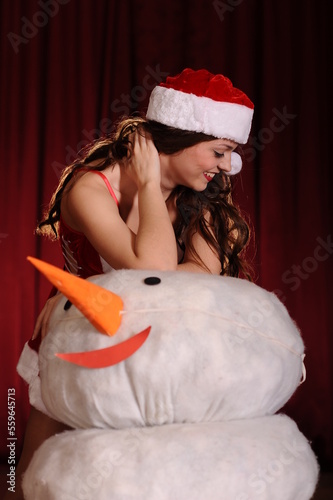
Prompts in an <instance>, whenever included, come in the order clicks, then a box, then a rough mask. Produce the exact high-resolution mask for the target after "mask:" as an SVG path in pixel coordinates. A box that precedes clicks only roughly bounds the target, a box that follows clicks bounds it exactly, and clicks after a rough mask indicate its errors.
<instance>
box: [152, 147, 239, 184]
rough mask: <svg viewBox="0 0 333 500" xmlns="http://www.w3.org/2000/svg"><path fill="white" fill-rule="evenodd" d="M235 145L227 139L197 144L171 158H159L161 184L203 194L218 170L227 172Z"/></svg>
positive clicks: (229, 168)
mask: <svg viewBox="0 0 333 500" xmlns="http://www.w3.org/2000/svg"><path fill="white" fill-rule="evenodd" d="M237 145H238V144H237V143H236V142H234V141H230V140H227V139H216V140H213V141H208V142H200V143H199V144H196V145H195V146H191V147H190V148H186V149H184V150H183V151H180V152H178V153H175V154H173V155H163V154H162V155H161V157H160V159H161V173H162V183H163V184H165V187H166V188H171V189H173V188H174V187H176V186H178V185H182V186H186V187H189V188H191V189H194V190H195V191H203V190H204V189H206V187H207V184H208V183H209V182H210V181H211V180H212V179H213V178H214V175H215V174H218V173H219V172H220V171H221V170H222V171H224V172H230V170H231V153H232V151H233V150H234V149H235V148H236V147H237Z"/></svg>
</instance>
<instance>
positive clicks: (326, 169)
mask: <svg viewBox="0 0 333 500" xmlns="http://www.w3.org/2000/svg"><path fill="white" fill-rule="evenodd" d="M330 14H331V2H330V1H329V0H326V1H324V0H323V1H321V2H318V3H314V2H312V1H310V0H293V1H291V0H279V1H275V0H214V1H211V0H191V1H189V0H183V1H179V0H168V1H159V0H122V1H117V0H38V1H37V0H3V1H2V2H1V5H0V23H1V41H0V43H1V49H0V55H1V74H2V76H1V95H0V99H1V108H0V109H1V133H0V141H1V149H0V150H1V181H0V186H1V193H2V194H1V199H0V204H1V209H0V215H1V223H0V252H1V265H2V269H1V287H0V293H1V299H0V304H1V321H0V325H1V337H0V342H1V370H2V378H1V382H0V387H1V410H0V412H1V413H0V415H1V429H0V431H1V450H0V452H1V454H2V456H3V458H4V460H5V461H7V456H8V449H7V448H6V444H7V441H6V438H7V397H8V389H15V397H16V408H15V409H16V435H17V437H18V441H17V450H19V448H20V446H21V443H22V435H23V432H24V426H25V421H26V418H27V414H28V403H27V394H26V387H25V386H24V384H23V382H22V381H21V380H20V378H19V377H18V376H17V374H16V371H15V366H16V363H17V360H18V357H19V354H20V351H21V349H22V347H23V344H24V342H25V341H26V340H27V339H28V338H29V337H30V335H31V333H32V330H33V325H34V321H35V318H36V315H37V313H38V311H39V310H40V308H41V306H42V304H43V302H44V301H45V299H46V296H47V294H48V291H49V288H50V287H49V285H48V284H47V283H46V281H45V280H44V279H43V278H41V277H40V276H39V275H38V274H37V273H36V272H35V271H34V270H33V269H32V266H31V265H30V264H28V263H27V262H26V256H27V255H33V256H37V257H39V258H42V259H44V260H46V261H48V262H52V263H54V264H57V265H61V264H62V259H61V255H60V251H59V248H58V245H57V244H56V243H50V242H46V241H42V240H41V239H40V238H38V237H36V236H35V235H34V228H35V225H36V222H37V220H38V219H39V217H40V215H41V210H42V207H43V205H45V204H46V203H47V201H48V200H49V198H50V196H51V193H52V191H53V190H54V188H55V187H56V184H57V182H58V179H59V175H60V171H61V169H62V168H63V167H64V166H65V164H66V163H68V162H69V161H71V160H72V159H73V157H74V155H75V154H76V152H77V151H78V150H79V149H80V148H81V147H82V146H84V145H85V144H86V143H87V142H89V141H91V140H92V139H94V138H96V137H97V136H99V135H101V134H104V133H106V132H108V131H109V130H110V127H111V124H112V122H113V121H114V120H116V119H117V118H119V117H120V116H121V115H122V114H124V113H125V114H126V113H130V112H133V111H136V110H143V111H144V110H145V107H146V106H147V102H148V99H147V98H148V95H149V92H150V91H151V89H152V88H153V87H154V85H156V84H157V83H158V82H159V81H160V80H162V79H164V78H165V76H166V75H167V74H175V73H176V72H179V71H181V70H182V69H183V68H184V67H192V68H194V69H199V68H202V67H204V68H207V69H208V70H210V71H212V72H223V73H225V74H227V75H228V76H229V77H230V78H231V79H232V81H233V82H234V84H235V85H236V86H239V87H240V88H241V89H243V90H244V91H245V92H246V93H247V94H248V95H249V96H250V97H251V98H252V100H253V101H254V103H255V106H256V108H255V118H254V124H253V129H252V132H251V138H250V141H249V144H248V145H246V146H245V147H244V155H245V159H246V166H245V167H244V169H243V173H242V174H241V176H240V177H239V179H238V180H237V182H236V185H235V194H236V198H237V200H238V203H239V204H240V206H241V207H242V209H243V210H244V211H245V212H246V213H247V214H249V216H250V218H251V220H252V225H253V229H254V234H255V240H254V243H253V244H252V247H251V252H252V255H253V262H254V267H255V269H256V274H257V282H258V283H259V284H260V285H262V286H263V287H265V288H267V289H269V290H275V291H276V293H277V294H278V295H279V297H280V298H281V300H283V302H284V303H285V304H286V306H287V308H288V309H289V311H290V313H291V315H292V317H293V318H294V319H295V321H296V322H297V324H298V325H299V327H300V329H301V331H302V334H303V337H304V341H305V344H306V348H307V356H306V365H307V372H308V378H307V381H306V383H305V384H303V385H302V386H301V387H300V388H299V389H298V391H297V393H296V394H295V396H294V397H293V398H292V400H291V401H290V402H289V403H288V405H287V407H286V408H285V411H287V412H288V413H289V414H290V415H291V416H292V417H293V418H294V419H295V420H296V421H297V423H298V425H299V427H300V428H301V430H302V431H303V432H304V433H305V434H306V436H307V437H308V438H309V439H310V440H311V441H312V444H313V447H314V449H315V451H316V453H317V454H318V456H319V458H320V461H321V463H322V464H323V466H325V467H326V466H328V465H329V462H330V460H332V420H333V408H332V393H333V390H332V367H331V359H332V356H333V351H332V348H333V345H332V317H331V311H332V289H331V280H332V260H333V258H332V254H333V244H332V238H333V235H332V233H333V231H332V225H331V223H332V203H331V201H330V199H329V198H330V189H331V186H332V174H331V169H330V166H329V160H328V152H329V147H328V146H329V144H330V141H331V140H332V139H331V137H332V127H331V122H332V119H331V116H332V109H331V107H330V106H331V101H330V100H329V80H328V75H329V67H328V64H329V59H330V48H329V30H330V29H331V27H330V21H331V19H330ZM331 168H332V167H331Z"/></svg>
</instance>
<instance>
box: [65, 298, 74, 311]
mask: <svg viewBox="0 0 333 500" xmlns="http://www.w3.org/2000/svg"><path fill="white" fill-rule="evenodd" d="M71 306H72V303H71V301H70V300H67V302H66V304H65V305H64V311H68V309H70V308H71Z"/></svg>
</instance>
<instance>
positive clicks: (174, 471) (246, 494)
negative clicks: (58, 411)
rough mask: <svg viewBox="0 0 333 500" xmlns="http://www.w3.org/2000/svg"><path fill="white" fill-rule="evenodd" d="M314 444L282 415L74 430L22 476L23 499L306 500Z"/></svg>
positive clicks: (312, 481)
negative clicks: (152, 425) (138, 426)
mask: <svg viewBox="0 0 333 500" xmlns="http://www.w3.org/2000/svg"><path fill="white" fill-rule="evenodd" d="M317 478H318V465H317V461H316V458H315V456H314V453H313V451H312V450H311V447H310V445H309V443H308V441H307V440H306V438H305V437H304V436H303V434H301V433H300V432H299V430H298V428H297V426H296V424H295V422H293V420H291V419H290V418H289V417H287V416H285V415H273V416H268V417H261V418H253V419H246V420H232V421H228V422H204V423H196V424H173V425H162V426H155V427H143V428H129V429H121V430H113V429H87V430H73V431H67V432H64V433H62V434H58V435H56V436H53V437H52V438H50V439H48V440H47V441H46V442H45V443H44V444H43V445H42V446H41V447H40V448H39V450H37V452H36V453H35V455H34V457H33V460H32V462H31V463H30V466H29V468H28V470H27V472H26V474H25V476H24V479H23V489H24V495H25V498H26V500H46V499H48V500H84V499H98V500H110V499H111V500H127V499H131V500H132V499H133V500H134V499H135V500H189V499H191V500H254V499H256V500H257V499H260V500H308V499H310V498H311V497H312V495H313V492H314V490H315V486H316V482H317Z"/></svg>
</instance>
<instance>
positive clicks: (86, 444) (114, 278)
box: [23, 259, 318, 500]
mask: <svg viewBox="0 0 333 500" xmlns="http://www.w3.org/2000/svg"><path fill="white" fill-rule="evenodd" d="M33 262H34V264H35V265H36V266H37V267H38V268H39V269H40V270H41V271H42V272H44V273H45V274H46V275H47V276H48V278H49V279H50V280H51V281H52V282H53V283H54V284H55V285H56V286H57V287H58V288H59V290H60V291H62V292H63V294H64V298H63V299H62V300H61V301H60V302H59V304H58V306H57V308H56V310H55V311H54V313H53V315H52V319H51V323H50V327H49V332H48V335H47V336H46V338H45V339H44V340H43V342H42V344H41V348H40V352H39V371H40V374H39V377H36V379H35V380H34V381H33V382H32V383H31V396H32V403H33V400H34V397H36V394H37V392H39V393H40V394H41V398H42V401H43V405H45V406H43V408H40V409H42V410H43V411H45V412H46V413H47V414H49V415H50V416H52V417H53V418H55V419H57V420H59V421H62V422H64V423H66V424H68V425H70V426H71V427H73V428H74V429H75V430H73V431H67V432H65V433H62V434H59V435H56V436H54V437H52V438H50V439H48V440H47V441H46V442H45V443H44V444H43V445H42V446H41V447H40V448H39V450H37V452H36V453H35V455H34V458H33V460H32V462H31V464H30V466H29V468H28V470H27V472H26V474H25V477H24V481H23V489H24V494H25V498H26V499H27V500H45V499H51V500H53V499H54V500H55V499H56V500H69V499H71V500H74V499H78V500H80V499H99V500H110V499H112V500H127V499H131V500H132V499H133V500H134V499H135V500H188V499H191V500H193V499H197V500H252V499H265V500H275V499H276V500H307V499H310V498H311V496H312V494H313V492H314V489H315V485H316V482H317V476H318V466H317V461H316V458H315V456H314V454H313V452H312V450H311V447H310V445H309V443H308V442H307V440H306V438H305V437H304V436H303V435H302V434H301V433H300V431H299V430H298V428H297V426H296V424H295V423H294V422H293V421H292V420H291V419H290V418H289V417H287V416H286V415H279V414H276V412H277V411H278V410H279V409H280V408H281V407H282V406H283V405H284V404H285V403H286V401H287V400H288V399H289V398H290V396H291V395H292V394H293V392H294V391H295V389H296V388H297V386H298V384H299V383H300V380H301V377H302V367H303V353H304V345H303V342H302V339H301V336H300V334H299V331H298V329H297V327H296V326H295V324H294V322H293V321H292V320H291V318H290V316H289V314H288V312H287V310H286V308H285V307H284V305H283V304H282V303H281V302H280V301H279V300H278V299H277V297H276V296H275V295H274V294H272V293H269V292H267V291H265V290H264V289H262V288H260V287H258V286H257V285H255V284H253V283H250V282H248V281H245V280H241V279H236V278H226V277H220V276H212V275H208V274H192V273H181V272H161V271H138V270H135V271H134V270H121V271H112V272H110V273H108V274H105V275H100V276H95V277H92V278H89V279H88V280H81V279H80V278H76V277H73V276H71V275H69V274H68V273H65V272H63V271H61V270H58V269H57V268H54V267H53V266H49V265H47V264H45V263H42V262H40V261H37V260H36V259H33ZM65 296H66V297H68V298H69V300H70V304H72V305H71V306H70V307H69V305H70V304H69V303H68V302H66V300H67V299H66V297H65ZM36 406H37V405H36Z"/></svg>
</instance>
